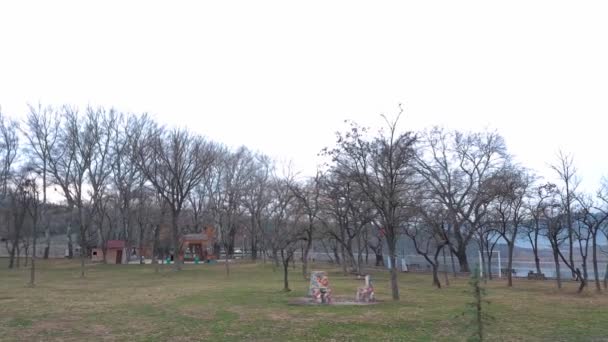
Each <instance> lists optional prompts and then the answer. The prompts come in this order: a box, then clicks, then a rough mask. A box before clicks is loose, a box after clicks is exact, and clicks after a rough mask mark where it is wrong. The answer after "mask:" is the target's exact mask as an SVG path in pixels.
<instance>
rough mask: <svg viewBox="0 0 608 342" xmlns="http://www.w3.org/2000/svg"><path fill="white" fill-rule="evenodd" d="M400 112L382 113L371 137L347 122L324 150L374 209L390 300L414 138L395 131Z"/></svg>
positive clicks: (395, 286) (395, 288)
mask: <svg viewBox="0 0 608 342" xmlns="http://www.w3.org/2000/svg"><path fill="white" fill-rule="evenodd" d="M402 112H403V110H400V111H399V114H398V115H397V116H396V118H395V119H394V120H392V121H391V120H388V119H387V118H386V117H385V116H383V117H384V119H385V121H386V128H387V130H386V131H380V132H378V134H377V135H376V136H374V137H371V138H368V137H367V136H366V133H367V130H366V129H362V128H360V127H359V126H358V125H356V124H354V123H353V124H351V127H350V130H349V131H347V132H346V133H344V134H340V133H338V141H337V146H336V147H335V148H334V149H331V150H328V152H329V154H330V155H331V156H332V161H333V163H334V165H335V167H334V168H335V172H338V173H343V174H344V176H345V177H351V179H352V180H353V181H354V182H356V183H357V184H358V185H359V186H360V188H361V191H362V192H363V194H364V195H365V196H366V198H367V199H368V200H369V201H370V203H371V204H372V205H373V206H374V208H375V210H376V211H377V212H378V217H379V223H380V226H381V228H382V230H383V232H384V237H385V238H386V242H387V245H388V250H389V258H390V261H391V265H392V267H391V268H390V278H391V293H392V298H393V300H398V299H399V284H398V282H397V268H396V260H397V239H398V238H399V235H400V231H399V230H400V225H401V223H402V222H405V221H407V217H406V216H405V214H406V213H407V211H405V210H403V209H404V207H407V206H408V205H409V204H410V203H409V202H410V197H411V196H410V192H411V185H412V178H413V176H414V169H413V167H412V164H413V163H412V161H413V158H414V155H415V149H414V147H415V143H416V140H417V139H416V136H415V134H414V133H413V132H405V133H400V132H399V131H398V123H399V118H400V117H401V114H402Z"/></svg>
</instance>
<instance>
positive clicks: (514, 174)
mask: <svg viewBox="0 0 608 342" xmlns="http://www.w3.org/2000/svg"><path fill="white" fill-rule="evenodd" d="M494 182H495V187H496V191H497V196H496V199H495V201H494V205H493V207H494V210H495V212H496V216H497V218H498V222H497V223H498V224H497V228H498V233H499V234H500V235H501V236H502V238H503V239H504V240H505V242H506V243H507V285H508V286H509V287H511V286H513V272H512V271H511V269H512V268H513V250H514V249H515V242H516V240H517V238H518V237H519V231H520V227H521V225H522V223H523V221H524V218H525V210H524V204H525V203H526V199H527V197H528V196H529V189H530V186H531V184H532V182H533V178H532V177H531V176H530V175H529V174H527V173H526V171H525V170H523V169H521V168H518V167H516V166H512V167H509V168H505V169H504V170H502V171H501V172H499V174H498V175H496V177H495V178H494ZM499 272H500V270H499Z"/></svg>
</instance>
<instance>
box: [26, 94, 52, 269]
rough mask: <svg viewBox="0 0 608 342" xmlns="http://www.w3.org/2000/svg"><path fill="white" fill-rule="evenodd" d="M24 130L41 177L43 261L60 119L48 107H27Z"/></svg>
mask: <svg viewBox="0 0 608 342" xmlns="http://www.w3.org/2000/svg"><path fill="white" fill-rule="evenodd" d="M25 125H26V129H23V134H24V136H25V137H26V139H27V141H28V152H29V154H30V155H31V156H32V157H33V158H32V159H31V160H30V163H31V165H33V166H35V167H36V169H37V172H38V173H40V174H41V176H42V204H41V206H40V209H41V211H40V217H41V219H42V220H41V221H42V222H43V224H44V237H45V247H44V259H48V257H49V250H50V247H51V225H50V220H49V219H48V215H47V187H48V176H49V159H50V158H51V152H52V151H53V149H54V147H55V144H56V143H57V139H58V138H59V130H60V125H61V117H60V116H59V114H58V113H57V112H56V111H55V110H54V109H53V108H52V107H50V106H47V107H43V106H42V105H41V104H38V106H36V107H35V106H32V105H30V106H29V113H28V115H27V118H26V120H25Z"/></svg>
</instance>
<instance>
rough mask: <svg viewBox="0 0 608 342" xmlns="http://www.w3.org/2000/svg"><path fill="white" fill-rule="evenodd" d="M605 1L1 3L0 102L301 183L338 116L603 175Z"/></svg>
mask: <svg viewBox="0 0 608 342" xmlns="http://www.w3.org/2000/svg"><path fill="white" fill-rule="evenodd" d="M606 18H608V4H607V3H606V2H605V1H596V2H592V1H569V2H565V1H555V0H552V1H530V0H526V1H513V0H511V1H501V2H495V1H487V0H485V1H446V2H438V1H415V2H405V1H398V2H388V1H369V2H367V3H359V2H355V1H344V2H338V1H301V2H291V1H285V0H283V1H251V0H249V1H215V2H211V1H205V2H204V4H203V2H202V1H192V2H185V1H165V2H156V1H99V2H92V1H11V2H9V1H6V2H1V3H0V105H1V106H2V109H3V112H4V113H5V114H8V115H11V116H13V117H20V116H23V115H24V113H25V112H26V110H27V107H26V104H27V103H28V102H29V103H36V102H38V101H41V102H42V103H43V104H55V105H56V104H63V103H70V104H76V105H80V106H85V105H87V104H92V105H106V106H112V105H113V106H115V107H116V108H118V109H120V110H124V111H133V112H149V113H151V114H153V115H154V116H155V117H156V118H157V119H158V120H159V121H160V122H162V123H165V124H168V125H179V126H185V127H188V128H190V129H192V130H195V131H197V132H200V133H202V134H204V135H207V136H208V137H210V138H212V139H214V140H218V141H221V142H224V143H226V144H228V145H231V146H238V145H241V144H244V145H247V146H249V147H251V148H252V149H256V150H260V151H263V152H266V153H267V154H269V155H272V156H274V157H276V158H279V159H282V160H293V162H294V165H295V167H296V168H297V169H300V170H303V171H304V172H305V173H311V172H313V171H314V169H315V166H316V164H317V162H318V160H317V157H316V154H317V153H318V152H319V150H320V149H321V148H323V147H324V146H328V145H331V144H332V143H333V142H334V132H335V131H336V130H341V129H343V128H344V127H345V126H344V124H343V121H344V119H351V120H355V121H358V122H360V123H361V124H364V125H368V126H378V125H379V124H381V118H380V116H379V114H381V113H385V114H388V115H393V114H395V113H396V112H397V110H398V104H399V103H403V104H404V108H405V109H406V114H407V116H406V119H405V120H404V121H403V122H402V128H403V129H404V130H405V129H421V128H425V127H429V126H432V125H441V126H445V127H446V128H457V129H464V130H479V129H484V128H489V129H497V130H498V131H499V132H500V133H502V134H503V135H504V136H505V138H506V141H507V144H508V146H509V149H510V151H511V153H513V154H514V155H515V156H516V158H517V159H518V160H519V161H520V162H521V163H522V164H525V165H527V166H529V167H532V168H534V169H536V170H538V171H539V173H541V174H543V175H546V172H547V167H546V165H547V163H549V162H551V161H553V160H554V159H555V154H556V152H557V150H558V149H560V148H562V149H563V150H565V151H567V152H570V153H573V154H574V156H575V161H576V164H577V167H578V169H579V171H580V176H581V177H582V178H583V181H584V183H583V185H584V186H585V188H587V189H589V190H594V188H595V187H596V186H597V184H598V181H599V179H600V177H601V176H602V175H603V174H608V158H606V152H605V148H606V146H607V144H606V135H605V130H606V124H605V118H606V117H607V115H608V20H607V19H606Z"/></svg>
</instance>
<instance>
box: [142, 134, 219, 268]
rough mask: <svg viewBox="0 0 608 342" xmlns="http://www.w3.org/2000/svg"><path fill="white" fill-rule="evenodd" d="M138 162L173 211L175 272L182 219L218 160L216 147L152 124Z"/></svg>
mask: <svg viewBox="0 0 608 342" xmlns="http://www.w3.org/2000/svg"><path fill="white" fill-rule="evenodd" d="M146 134H147V137H146V140H145V142H144V143H143V145H142V148H139V149H137V152H138V158H137V163H138V166H139V169H140V170H141V172H142V173H143V175H144V176H145V177H146V179H147V180H148V182H149V183H150V184H151V186H152V187H153V188H154V190H155V191H156V192H157V193H158V194H159V195H160V196H161V197H162V199H163V200H164V201H165V203H166V204H167V206H168V207H169V209H170V211H171V233H172V234H171V235H172V240H173V253H174V269H175V270H180V269H181V265H180V264H181V261H180V260H179V257H178V253H179V251H180V237H181V229H180V226H179V224H178V222H179V217H180V214H181V212H182V209H183V208H184V204H185V202H186V201H187V199H188V196H189V195H190V192H191V191H192V190H193V189H194V188H195V187H196V186H197V185H198V184H200V183H201V182H202V181H203V178H204V176H205V174H206V173H207V170H208V169H209V168H210V167H211V166H212V164H213V162H214V161H215V146H214V144H212V143H210V142H207V141H206V140H204V139H203V138H202V137H200V136H196V135H193V134H192V133H189V132H188V131H187V130H184V129H172V130H169V131H168V130H165V129H162V128H159V127H156V126H153V125H150V127H149V128H148V130H147V131H146Z"/></svg>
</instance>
